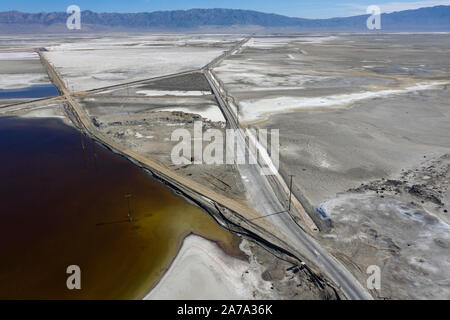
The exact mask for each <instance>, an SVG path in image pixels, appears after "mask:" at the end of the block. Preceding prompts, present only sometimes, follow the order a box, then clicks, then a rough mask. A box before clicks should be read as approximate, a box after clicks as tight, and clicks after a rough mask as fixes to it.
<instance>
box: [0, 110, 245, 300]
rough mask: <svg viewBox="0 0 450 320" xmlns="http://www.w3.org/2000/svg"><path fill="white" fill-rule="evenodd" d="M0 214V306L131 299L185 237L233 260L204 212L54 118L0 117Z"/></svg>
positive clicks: (224, 235)
mask: <svg viewBox="0 0 450 320" xmlns="http://www.w3.org/2000/svg"><path fill="white" fill-rule="evenodd" d="M0 206H1V209H0V219H1V222H0V259H1V260H0V299H138V298H141V297H143V296H144V295H145V294H146V293H147V292H148V291H149V290H150V289H151V288H152V287H153V286H154V285H155V284H156V282H157V281H158V279H159V278H160V277H161V276H162V275H163V273H164V272H165V270H166V269H167V268H168V267H169V265H170V263H171V261H172V260H173V259H174V257H175V255H176V253H177V251H178V249H179V248H180V246H181V243H182V240H183V239H184V237H186V236H187V235H188V234H190V233H195V234H198V235H200V236H203V237H205V238H208V239H211V240H213V241H216V242H217V243H219V244H220V245H221V246H222V247H223V248H224V250H225V251H227V252H228V253H229V254H231V255H240V254H241V253H240V251H239V249H238V241H239V240H238V238H237V237H236V236H234V235H232V234H231V233H229V232H227V231H225V230H223V229H221V228H220V227H219V226H218V225H217V224H216V223H215V222H214V220H213V219H212V218H211V217H209V216H208V215H207V214H206V213H205V212H203V211H202V210H200V209H199V208H197V207H196V206H193V205H191V204H189V203H188V202H187V201H185V200H184V199H183V198H181V197H179V196H177V195H175V194H174V193H173V192H172V191H171V190H170V189H169V188H167V187H166V186H165V185H163V184H161V183H159V182H157V181H156V180H154V179H153V178H151V176H149V175H148V174H146V173H145V172H144V171H143V170H141V169H140V168H138V167H136V166H135V165H133V164H132V163H131V162H129V161H128V160H126V159H124V158H122V157H120V156H119V155H116V154H114V153H112V152H110V151H109V150H106V149H104V148H102V147H101V146H99V145H98V144H96V143H95V142H93V141H92V140H91V139H89V138H87V137H85V136H83V135H81V134H80V133H79V132H78V131H77V130H75V129H74V128H71V127H69V126H67V125H64V124H63V123H62V122H61V121H60V120H57V119H19V118H13V117H11V118H0ZM70 265H77V266H79V267H80V268H81V287H82V289H81V290H69V289H67V287H66V280H67V277H68V276H69V275H68V274H66V269H67V267H68V266H70Z"/></svg>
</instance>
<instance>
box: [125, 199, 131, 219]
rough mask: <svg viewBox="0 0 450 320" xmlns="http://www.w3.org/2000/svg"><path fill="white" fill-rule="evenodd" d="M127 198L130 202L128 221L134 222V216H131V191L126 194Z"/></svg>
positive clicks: (128, 202)
mask: <svg viewBox="0 0 450 320" xmlns="http://www.w3.org/2000/svg"><path fill="white" fill-rule="evenodd" d="M125 198H126V199H127V204H128V221H130V222H133V217H132V216H131V208H130V198H131V193H128V194H126V195H125Z"/></svg>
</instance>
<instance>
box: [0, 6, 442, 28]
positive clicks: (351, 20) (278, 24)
mask: <svg viewBox="0 0 450 320" xmlns="http://www.w3.org/2000/svg"><path fill="white" fill-rule="evenodd" d="M68 16H69V14H67V13H65V12H50V13H44V12H43V13H23V12H18V11H7V12H0V34H1V33H28V32H33V33H35V32H48V33H52V32H69V31H70V30H68V29H67V28H66V20H67V18H68ZM368 17H369V15H358V16H351V17H340V18H329V19H305V18H293V17H287V16H283V15H278V14H270V13H262V12H257V11H250V10H236V9H191V10H175V11H155V12H142V13H95V12H92V11H83V12H82V13H81V22H82V29H81V32H102V31H103V32H109V31H131V30H134V31H168V32H170V31H173V32H177V31H192V32H196V31H198V32H204V31H214V32H220V31H224V32H233V31H235V32H255V33H258V32H310V31H323V32H364V31H369V30H368V29H367V27H366V20H367V18H368ZM381 27H382V29H381V30H380V31H387V32H393V31H404V32H413V31H416V32H418V31H450V6H435V7H427V8H420V9H415V10H406V11H399V12H393V13H387V14H382V15H381ZM70 32H80V31H79V30H78V31H77V30H73V31H70Z"/></svg>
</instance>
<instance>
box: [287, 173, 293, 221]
mask: <svg viewBox="0 0 450 320" xmlns="http://www.w3.org/2000/svg"><path fill="white" fill-rule="evenodd" d="M289 176H290V177H291V182H290V184H289V209H288V211H289V212H291V199H292V177H293V175H292V174H290V175H289Z"/></svg>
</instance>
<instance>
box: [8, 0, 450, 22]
mask: <svg viewBox="0 0 450 320" xmlns="http://www.w3.org/2000/svg"><path fill="white" fill-rule="evenodd" d="M72 4H76V5H78V6H79V7H80V8H81V9H82V10H92V11H96V12H144V11H147V12H151V11H157V10H177V9H191V8H232V9H249V10H256V11H262V12H271V13H279V14H283V15H287V16H291V17H302V18H329V17H338V16H341V17H342V16H351V15H356V14H365V11H366V8H367V6H369V5H379V6H380V8H381V10H382V11H383V12H392V11H399V10H407V9H416V8H420V7H430V6H435V5H450V0H422V1H411V0H393V1H392V0H391V1H389V0H189V1H186V0H95V1H93V0H70V1H66V0H56V1H55V0H1V1H0V11H9V10H18V11H22V12H42V11H45V12H49V11H66V8H67V7H68V6H69V5H72Z"/></svg>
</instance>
